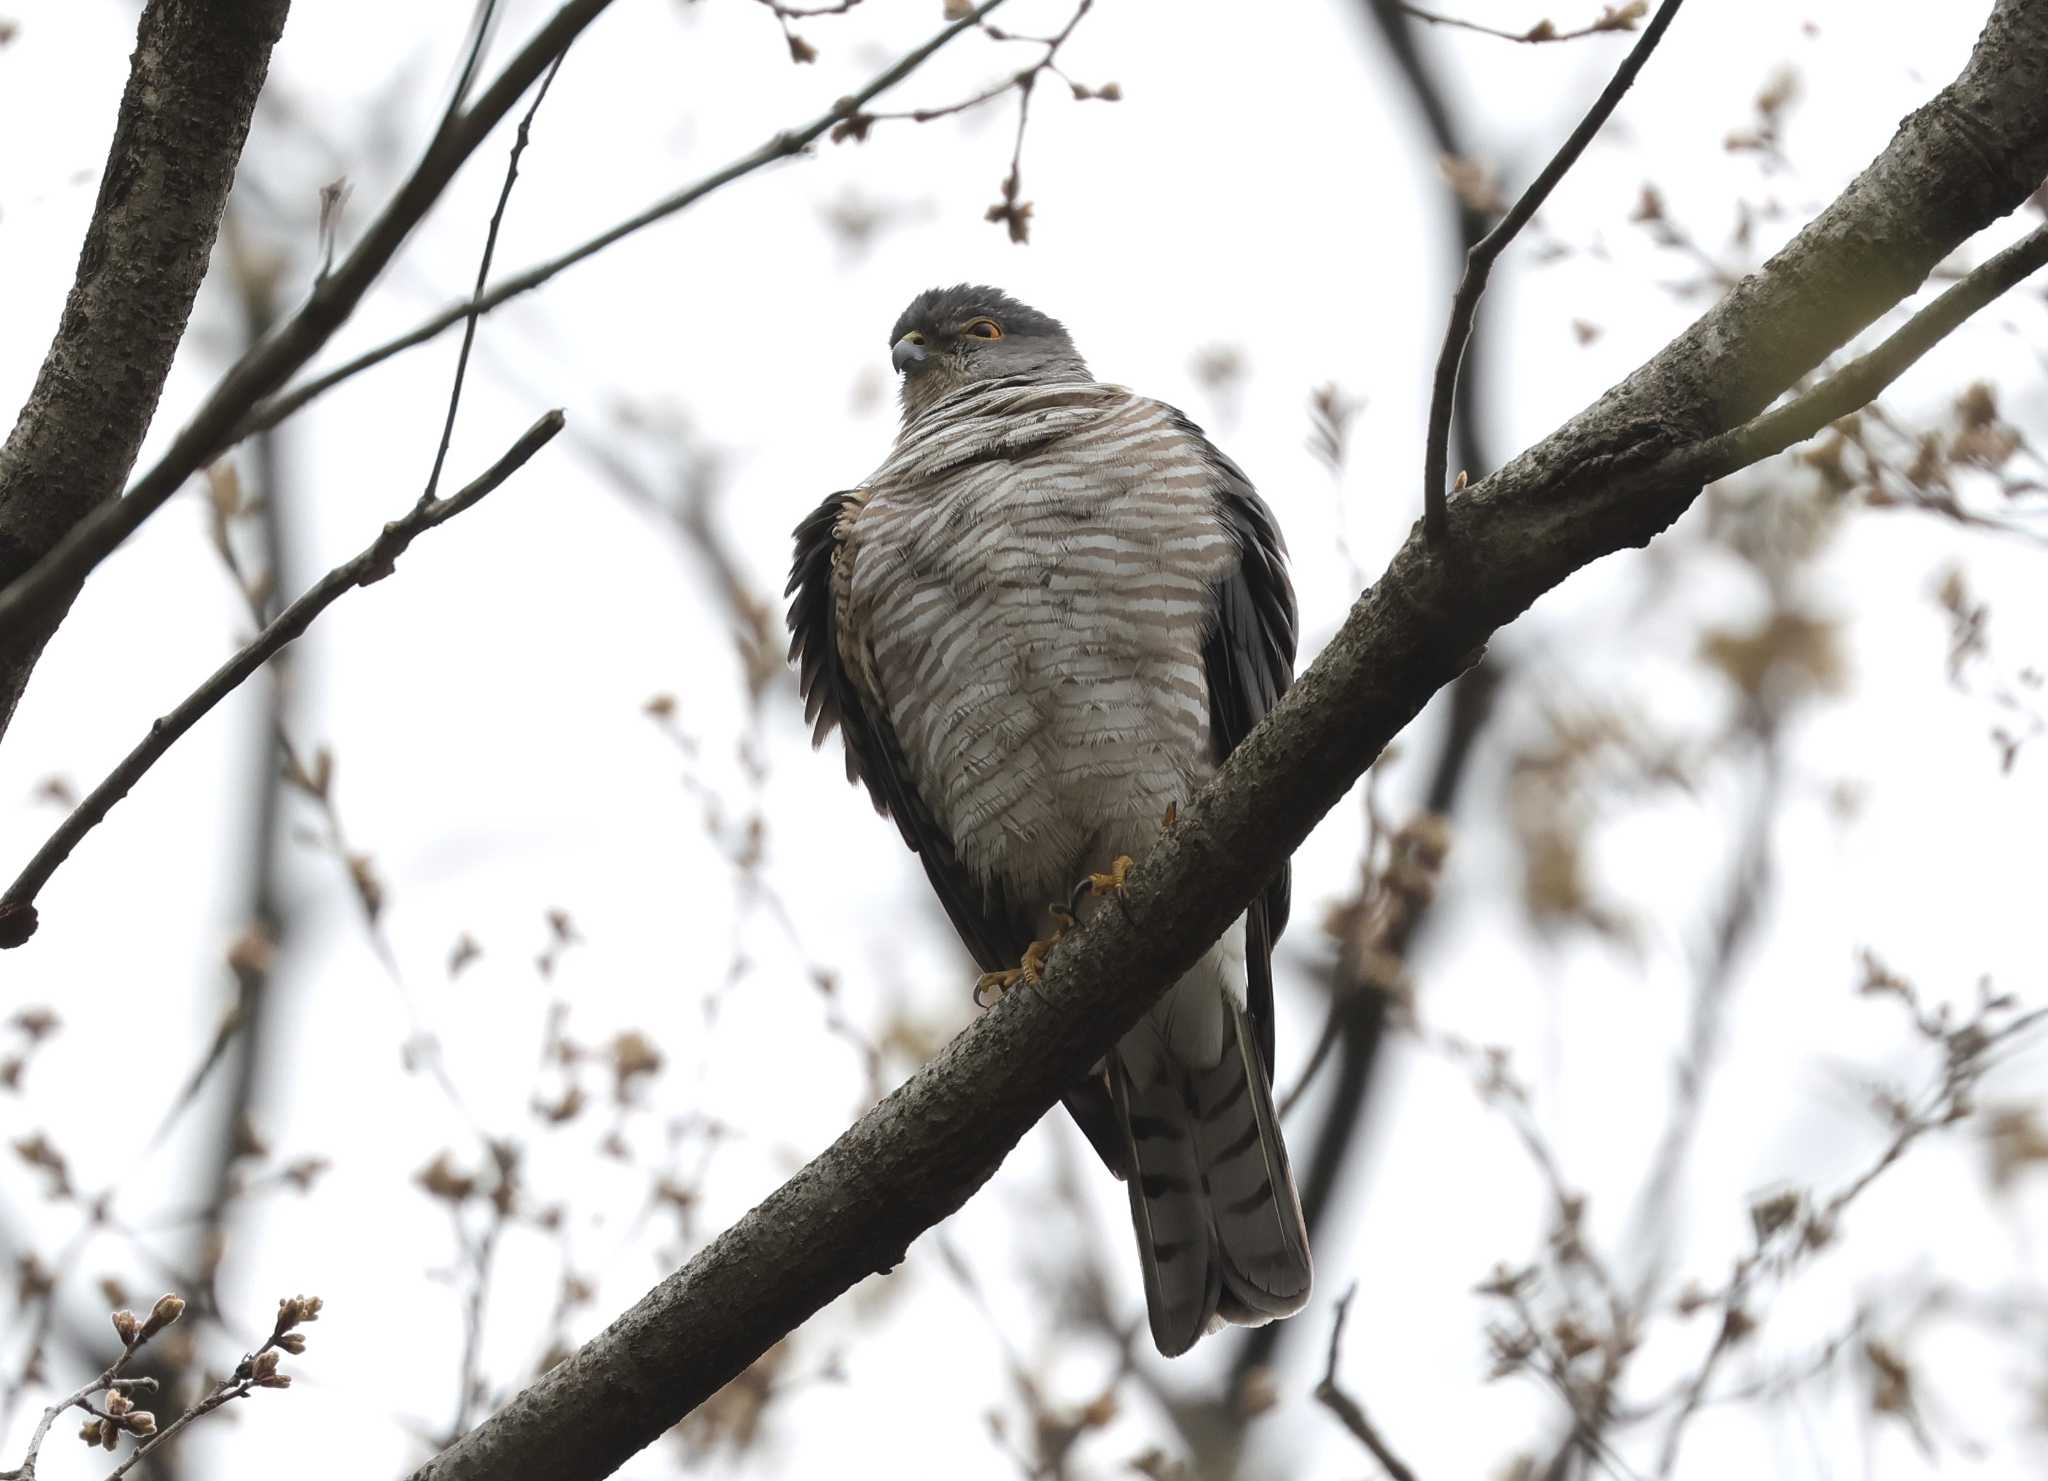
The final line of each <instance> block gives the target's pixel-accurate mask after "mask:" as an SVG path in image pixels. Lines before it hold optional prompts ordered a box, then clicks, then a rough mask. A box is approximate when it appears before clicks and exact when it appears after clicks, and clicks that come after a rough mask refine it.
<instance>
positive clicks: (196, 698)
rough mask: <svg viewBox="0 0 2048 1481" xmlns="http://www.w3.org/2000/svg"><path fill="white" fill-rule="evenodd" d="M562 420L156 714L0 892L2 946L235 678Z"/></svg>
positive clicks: (17, 941) (495, 478)
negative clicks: (60, 870) (76, 853)
mask: <svg viewBox="0 0 2048 1481" xmlns="http://www.w3.org/2000/svg"><path fill="white" fill-rule="evenodd" d="M564 425H565V419H564V417H563V415H562V413H561V412H559V411H551V412H549V413H548V414H547V415H546V416H544V417H542V418H541V419H540V420H539V421H537V422H535V423H534V424H533V425H532V426H531V427H529V428H528V429H527V430H526V433H525V435H523V436H522V437H521V438H520V439H519V440H518V441H517V442H515V443H513V444H512V446H511V448H510V449H509V450H508V451H507V452H506V453H505V455H504V456H503V457H501V458H499V459H498V461H497V462H495V463H493V464H492V465H491V466H490V467H489V468H488V469H486V470H485V471H484V472H483V473H482V474H480V475H478V477H477V478H476V479H475V480H474V481H473V482H471V483H470V484H469V485H468V486H467V487H465V488H463V489H461V490H459V491H458V492H456V493H454V494H451V495H449V497H447V498H445V499H438V500H435V501H434V502H433V503H431V504H424V505H415V506H414V507H413V509H412V510H411V512H409V513H408V514H406V515H405V516H404V517H403V518H401V519H398V520H394V521H393V522H392V523H390V524H387V525H386V526H384V531H383V533H382V534H380V535H379V536H378V537H377V538H376V539H375V540H373V541H372V542H371V543H370V545H369V546H368V547H367V548H366V549H365V550H363V551H362V553H361V554H359V555H357V556H356V557H355V558H354V559H353V560H351V561H348V562H346V563H345V564H343V565H339V566H336V567H335V568H334V569H333V570H332V571H329V572H328V573H327V574H326V575H325V576H323V577H321V578H320V580H319V581H318V582H317V583H316V584H315V585H314V586H313V587H312V588H311V589H310V590H308V591H307V592H306V594H305V595H304V596H302V597H300V598H299V599H298V600H297V601H296V602H293V603H292V604H291V605H290V606H289V607H287V608H285V610H284V611H283V612H281V613H279V614H278V616H277V619H276V620H275V621H273V622H272V623H271V624H270V625H269V626H268V627H266V628H264V629H263V631H262V632H261V633H259V634H258V635H257V636H256V637H255V638H254V639H252V640H251V641H250V642H249V644H248V645H247V646H245V647H244V648H243V649H242V650H241V651H240V652H239V653H237V654H235V656H234V657H233V658H231V659H229V660H228V661H227V662H226V663H225V664H223V665H221V667H220V668H218V669H216V670H214V672H213V675H212V677H210V678H209V679H207V681H206V682H205V683H204V684H202V685H200V686H199V687H198V688H197V689H195V690H194V691H192V693H191V694H190V695H188V696H187V697H186V699H185V701H184V703H182V704H180V705H179V706H178V707H177V708H176V709H174V710H172V711H171V712H170V713H169V714H168V715H165V716H163V717H162V718H161V719H158V720H156V721H155V722H154V723H152V724H151V726H150V727H149V734H148V735H146V736H144V737H143V739H142V741H141V743H140V744H138V745H137V746H136V747H135V749H134V750H132V751H130V752H129V753H128V754H127V755H126V756H125V757H123V758H122V760H121V763H120V764H119V765H118V766H116V767H115V768H114V769H113V771H111V772H109V773H108V775H107V778H106V780H105V781H103V782H101V783H100V784H99V785H98V786H97V787H95V788H93V790H92V792H91V793H90V794H89V795H88V796H87V797H86V798H85V800H84V801H82V802H80V803H79V804H78V806H77V807H76V808H75V809H73V810H72V813H71V815H70V816H69V817H67V818H66V819H65V820H64V821H63V823H62V824H60V825H59V826H58V828H57V831H56V832H55V833H52V834H51V835H50V838H49V841H48V842H46V843H45V844H44V845H43V846H42V848H41V849H39V850H38V851H37V852H36V856H35V857H34V858H33V859H30V860H29V862H28V866H27V867H26V868H24V869H23V870H22V871H21V874H20V875H19V876H18V877H17V878H16V879H15V881H14V883H13V884H11V885H9V886H8V888H7V892H6V894H4V895H0V948H4V947H9V946H19V945H21V944H22V943H23V942H24V941H26V940H28V938H29V937H30V936H32V935H34V934H35V929H36V909H35V898H36V895H37V893H38V892H39V891H40V890H41V889H42V887H43V886H44V885H45V884H47V883H49V880H50V876H51V875H52V874H54V873H55V872H56V870H57V866H58V865H60V864H62V863H63V862H64V860H65V859H67V858H69V857H70V855H71V851H72V850H73V849H74V848H76V847H77V846H78V842H79V840H80V839H82V838H84V837H85V835H86V834H87V833H89V832H91V831H92V830H93V828H94V827H95V826H97V825H98V823H99V822H100V820H101V819H102V818H104V817H105V816H106V815H107V813H108V811H109V810H110V809H111V808H112V807H113V806H114V804H115V803H117V802H119V801H120V800H121V799H122V798H123V797H125V796H127V795H128V791H129V789H130V788H132V787H133V786H134V785H135V784H136V782H138V781H140V780H141V779H142V776H143V773H145V772H147V771H148V770H149V769H150V767H152V766H154V765H155V764H156V762H157V761H158V759H159V758H161V757H162V756H163V754H164V752H166V751H168V750H169V749H170V748H171V746H172V745H173V744H175V743H176V741H177V740H178V738H179V737H180V736H182V735H183V734H184V733H185V732H186V731H188V730H190V729H191V728H192V727H193V725H194V724H196V723H197V722H198V721H199V719H200V718H201V717H202V716H204V715H205V714H206V713H207V711H209V710H211V709H212V708H213V707H214V706H215V705H217V704H219V703H220V702H221V700H222V699H224V698H226V697H227V696H228V695H229V694H230V693H232V692H233V691H234V689H235V688H236V686H237V685H239V684H241V682H242V681H243V680H245V679H247V678H248V677H249V676H250V675H251V674H253V673H255V672H256V670H257V669H259V668H261V667H262V666H263V664H264V662H265V660H267V659H268V658H269V657H270V656H271V655H272V654H273V653H276V652H277V651H278V650H279V649H281V648H283V647H284V646H285V645H286V644H288V643H290V642H292V641H293V640H294V639H295V638H297V637H298V636H299V635H300V634H302V633H304V632H305V630H306V629H307V627H308V626H310V625H311V624H312V621H313V619H314V618H316V617H318V616H319V615H320V614H321V613H322V612H324V611H325V610H326V609H327V608H328V607H330V606H332V605H333V604H334V603H335V602H336V601H337V600H339V599H340V598H341V597H342V596H343V594H345V593H346V592H348V591H349V590H350V589H351V588H352V587H357V586H368V585H370V584H371V583H372V582H376V581H381V580H382V579H383V578H384V577H386V576H388V575H390V574H391V570H392V564H393V562H395V561H396V560H397V559H398V557H399V556H400V555H401V554H403V553H404V551H405V548H406V547H407V546H408V545H410V544H412V542H413V540H414V539H416V538H417V537H418V536H419V535H421V534H422V533H424V532H425V531H427V530H431V529H433V528H434V527H435V526H437V525H441V524H445V523H447V522H448V521H449V520H451V519H453V518H454V517H455V516H456V515H458V514H460V513H462V512H463V511H464V510H465V509H468V508H469V507H470V506H471V505H472V504H475V503H477V502H478V501H479V500H481V499H482V498H483V497H484V496H485V495H487V494H489V493H491V492H492V491H493V490H495V489H496V488H497V487H498V486H499V485H500V484H502V483H504V482H505V480H506V479H508V478H510V477H511V476H512V475H513V474H514V473H516V472H518V471H519V469H520V468H521V467H522V466H524V465H525V463H526V461H527V460H528V459H529V458H531V457H532V456H533V455H534V454H535V453H537V452H539V451H540V449H541V448H543V447H544V446H546V445H547V443H548V442H549V441H550V440H552V439H553V437H554V436H555V434H556V433H558V432H560V431H561V430H562V428H563V426H564Z"/></svg>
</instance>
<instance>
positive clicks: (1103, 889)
mask: <svg viewBox="0 0 2048 1481" xmlns="http://www.w3.org/2000/svg"><path fill="white" fill-rule="evenodd" d="M1137 867H1138V866H1137V865H1136V864H1135V863H1134V862H1132V859H1131V856H1130V855H1129V854H1118V855H1117V856H1116V858H1115V859H1113V860H1111V861H1110V865H1109V872H1108V873H1107V874H1091V875H1089V876H1088V878H1087V879H1085V880H1083V881H1082V883H1083V884H1085V885H1086V886H1087V887H1088V893H1089V894H1091V895H1121V894H1122V893H1123V892H1124V885H1125V884H1126V883H1127V882H1128V881H1129V879H1130V877H1131V871H1132V870H1133V869H1135V868H1137Z"/></svg>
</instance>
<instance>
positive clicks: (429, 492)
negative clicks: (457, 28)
mask: <svg viewBox="0 0 2048 1481" xmlns="http://www.w3.org/2000/svg"><path fill="white" fill-rule="evenodd" d="M482 33H483V28H482V25H479V27H478V44H479V45H481V44H482ZM567 55H568V53H567V52H558V53H556V55H555V59H554V61H553V62H551V63H549V64H548V70H547V72H546V74H545V75H544V76H543V77H542V78H541V80H540V87H539V88H538V89H536V90H535V92H534V95H533V102H532V103H531V104H529V105H528V106H527V109H526V116H525V117H524V118H522V119H520V120H519V131H518V133H517V134H515V135H514V136H513V139H512V157H511V158H510V159H508V160H507V161H506V162H505V183H504V184H503V185H502V186H500V187H499V189H498V206H497V209H496V210H494V211H492V212H491V225H490V229H489V230H488V231H486V232H485V233H484V251H483V256H482V257H481V258H479V259H478V261H477V265H476V287H475V288H474V289H472V290H471V291H470V295H469V303H470V308H469V312H468V313H467V314H465V315H463V320H462V350H461V352H460V353H459V354H457V355H456V357H455V383H454V385H453V386H452V387H451V388H450V389H449V392H448V416H447V418H446V420H444V421H443V422H442V424H441V445H440V446H439V447H437V448H435V449H434V467H433V471H432V472H430V473H429V474H428V475H427V486H426V489H425V490H424V491H423V492H422V493H421V494H420V502H421V503H422V504H428V503H431V502H433V498H434V490H436V489H438V488H439V487H440V486H441V468H442V466H443V465H444V464H445V463H446V462H447V461H448V444H449V443H450V442H451V441H453V440H454V437H455V413H456V412H457V411H458V410H459V409H460V408H461V406H462V380H463V377H464V375H465V374H467V373H468V370H469V352H470V350H471V349H472V348H474V347H475V345H476V321H477V318H478V316H479V314H480V313H481V310H479V309H478V308H477V306H476V305H477V303H478V301H479V300H480V299H482V298H483V296H484V284H485V283H487V282H488V281H489V280H490V276H491V258H492V257H494V256H496V255H497V251H498V229H499V228H500V227H501V226H503V225H504V224H505V207H506V206H507V205H509V204H510V203H511V200H512V187H513V186H514V185H515V184H516V183H518V180H519V156H520V155H522V154H524V153H526V145H527V141H528V139H529V138H530V137H531V135H532V132H533V118H534V115H535V114H537V113H539V112H540V105H541V104H542V103H543V102H544V101H546V99H547V95H548V89H549V88H551V87H553V86H554V85H555V74H556V73H557V72H559V71H561V70H562V59H563V57H565V56H567Z"/></svg>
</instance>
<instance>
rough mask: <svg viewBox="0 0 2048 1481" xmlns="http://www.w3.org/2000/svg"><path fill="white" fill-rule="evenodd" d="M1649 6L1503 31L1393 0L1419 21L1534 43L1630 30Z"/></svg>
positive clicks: (1609, 8)
mask: <svg viewBox="0 0 2048 1481" xmlns="http://www.w3.org/2000/svg"><path fill="white" fill-rule="evenodd" d="M1649 8H1650V7H1649V6H1648V5H1646V4H1645V3H1644V0H1628V3H1627V4H1625V5H1606V6H1602V7H1601V9H1600V14H1599V15H1598V16H1597V17H1596V18H1595V19H1593V20H1590V21H1588V22H1586V24H1585V25H1583V26H1578V27H1575V28H1573V29H1572V30H1569V31H1560V30H1558V29H1557V24H1556V23H1555V22H1554V21H1550V20H1541V21H1538V22H1537V23H1536V24H1535V25H1533V26H1531V27H1530V28H1529V29H1528V30H1526V31H1503V30H1501V29H1500V28H1499V27H1498V26H1487V25H1482V24H1480V23H1479V22H1478V21H1468V20H1465V19H1463V18H1462V17H1459V16H1455V15H1441V14H1439V13H1438V12H1436V11H1434V10H1424V9H1423V8H1422V7H1421V6H1420V5H1410V4H1408V3H1406V0H1395V9H1397V10H1400V11H1403V12H1405V13H1406V14H1408V15H1412V16H1414V17H1415V18H1416V19H1417V20H1419V21H1428V22H1429V23H1430V24H1431V25H1433V26H1448V27H1450V28H1451V29H1453V30H1458V31H1476V32H1478V33H1479V34H1480V35H1481V36H1497V37H1499V38H1500V39H1501V40H1502V41H1522V42H1527V43H1529V44H1531V45H1535V44H1537V43H1540V42H1545V41H1577V40H1578V39H1579V38H1580V37H1582V36H1598V35H1601V34H1603V33H1605V32H1608V31H1633V30H1634V29H1635V28H1636V22H1637V21H1639V20H1641V19H1642V18H1643V13H1644V12H1645V11H1647V10H1648V9H1649Z"/></svg>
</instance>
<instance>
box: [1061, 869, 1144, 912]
mask: <svg viewBox="0 0 2048 1481" xmlns="http://www.w3.org/2000/svg"><path fill="white" fill-rule="evenodd" d="M1135 868H1137V865H1136V864H1134V863H1132V862H1131V856H1130V855H1129V854H1118V855H1117V856H1116V858H1115V859H1114V860H1113V861H1111V863H1110V866H1109V872H1108V873H1107V874H1091V875H1089V876H1088V877H1087V878H1085V879H1083V880H1082V881H1081V882H1080V883H1079V884H1077V885H1075V886H1074V893H1073V894H1071V895H1069V896H1068V897H1067V906H1066V912H1065V913H1066V915H1067V917H1068V918H1069V919H1072V918H1073V917H1074V916H1076V915H1078V914H1079V913H1080V910H1081V902H1082V901H1083V900H1086V899H1088V898H1089V897H1091V896H1094V897H1096V898H1098V899H1099V898H1102V897H1104V896H1108V895H1117V896H1121V895H1122V894H1123V892H1124V884H1125V882H1126V881H1128V880H1129V879H1130V875H1131V871H1132V870H1133V869H1135Z"/></svg>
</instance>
